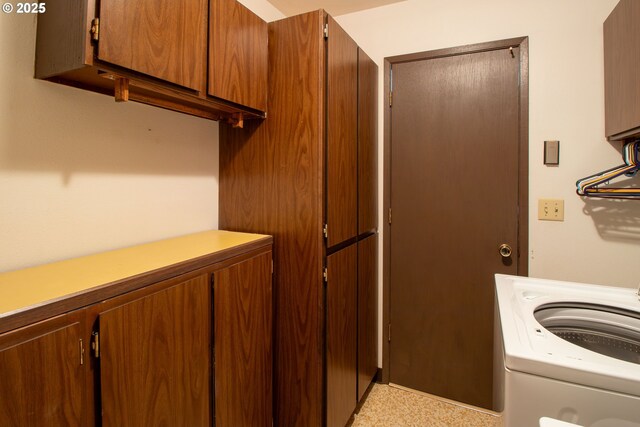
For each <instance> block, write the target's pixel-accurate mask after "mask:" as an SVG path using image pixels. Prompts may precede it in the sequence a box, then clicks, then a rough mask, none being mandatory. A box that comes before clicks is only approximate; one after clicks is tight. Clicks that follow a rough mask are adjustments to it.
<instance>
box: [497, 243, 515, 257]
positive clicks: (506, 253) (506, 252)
mask: <svg viewBox="0 0 640 427" xmlns="http://www.w3.org/2000/svg"><path fill="white" fill-rule="evenodd" d="M498 251H499V252H500V255H502V257H503V258H509V257H510V256H511V252H512V251H511V246H509V245H507V244H506V243H503V244H501V245H500V246H499V247H498Z"/></svg>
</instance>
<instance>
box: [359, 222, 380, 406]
mask: <svg viewBox="0 0 640 427" xmlns="http://www.w3.org/2000/svg"><path fill="white" fill-rule="evenodd" d="M377 245H378V235H377V234H372V235H371V236H369V237H367V238H365V239H363V240H360V241H359V242H358V401H360V399H362V396H363V395H364V392H365V391H367V387H369V384H371V381H372V380H373V377H374V376H375V375H376V372H377V371H378V339H377V337H378V280H377V277H378V262H377V259H378V246H377Z"/></svg>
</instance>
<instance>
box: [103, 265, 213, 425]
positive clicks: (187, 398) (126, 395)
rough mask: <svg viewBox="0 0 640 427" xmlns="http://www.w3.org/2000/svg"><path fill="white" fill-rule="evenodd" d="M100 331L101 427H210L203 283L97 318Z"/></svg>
mask: <svg viewBox="0 0 640 427" xmlns="http://www.w3.org/2000/svg"><path fill="white" fill-rule="evenodd" d="M99 325H100V348H101V351H100V384H101V398H102V399H101V401H102V425H103V426H104V427H109V426H118V427H122V426H132V427H133V426H136V427H143V426H158V425H171V426H185V427H187V426H188V427H194V426H206V425H209V424H210V422H211V412H210V387H211V365H210V358H211V354H210V345H211V294H210V287H209V280H208V275H205V274H203V275H200V276H198V277H196V278H193V279H190V280H187V281H185V282H183V283H180V284H177V285H176V286H173V287H171V288H168V289H165V290H163V291H160V292H156V293H154V294H151V295H148V296H145V297H143V298H140V299H138V300H135V301H132V302H130V303H127V304H125V305H122V306H120V307H116V308H113V309H111V310H108V311H106V312H103V313H101V314H100V316H99Z"/></svg>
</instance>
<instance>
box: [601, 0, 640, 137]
mask: <svg viewBox="0 0 640 427" xmlns="http://www.w3.org/2000/svg"><path fill="white" fill-rule="evenodd" d="M639 19H640V2H638V1H637V0H621V1H620V3H618V5H617V6H616V7H615V9H614V10H613V12H611V15H609V17H608V18H607V20H606V21H605V22H604V88H605V91H604V92H605V133H606V136H607V137H611V136H614V139H622V138H624V137H625V136H629V135H625V134H627V133H631V135H634V134H638V133H640V102H638V99H639V98H640V73H639V72H638V70H639V69H640V26H639V25H638V20H639ZM629 131H630V132H629ZM619 134H622V135H619ZM616 135H617V136H616Z"/></svg>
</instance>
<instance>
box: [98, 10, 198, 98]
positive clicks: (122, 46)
mask: <svg viewBox="0 0 640 427" xmlns="http://www.w3.org/2000/svg"><path fill="white" fill-rule="evenodd" d="M207 7H208V2H207V0H126V1H125V0H101V1H100V40H99V42H98V59H100V60H102V61H105V62H109V63H111V64H115V65H119V66H121V67H124V68H127V69H130V70H133V71H138V72H140V73H144V74H147V75H149V76H152V77H157V78H159V79H162V80H166V81H168V82H171V83H175V84H177V85H180V86H184V87H187V88H190V89H193V90H197V91H203V90H204V82H205V74H206V59H207V16H208V14H207Z"/></svg>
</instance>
